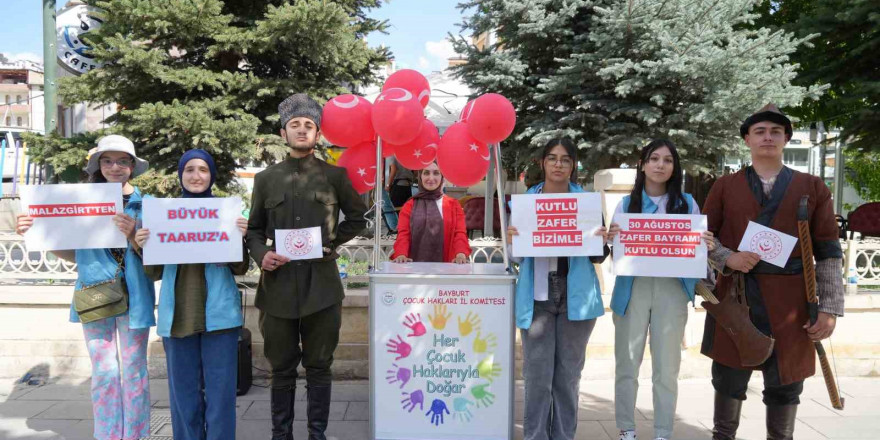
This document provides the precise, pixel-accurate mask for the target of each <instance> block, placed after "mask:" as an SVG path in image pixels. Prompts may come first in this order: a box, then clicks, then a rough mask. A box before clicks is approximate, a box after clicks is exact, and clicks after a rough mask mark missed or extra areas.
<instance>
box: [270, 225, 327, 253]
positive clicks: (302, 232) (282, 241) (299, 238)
mask: <svg viewBox="0 0 880 440" xmlns="http://www.w3.org/2000/svg"><path fill="white" fill-rule="evenodd" d="M275 252H276V253H277V254H278V255H281V256H282V257H287V258H290V259H291V260H310V259H313V258H321V257H323V256H324V252H323V244H322V243H321V227H320V226H314V227H311V228H303V229H276V230H275Z"/></svg>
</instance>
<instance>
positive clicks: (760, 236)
mask: <svg viewBox="0 0 880 440" xmlns="http://www.w3.org/2000/svg"><path fill="white" fill-rule="evenodd" d="M795 244H797V237H792V236H791V235H788V234H783V233H782V232H779V231H777V230H775V229H770V228H768V227H766V226H763V225H761V224H759V223H755V222H749V226H748V227H747V228H746V233H745V234H743V238H742V241H741V242H740V243H739V247H738V248H736V249H737V250H739V251H748V252H754V253H756V254H758V255H760V256H761V259H762V260H764V261H766V262H768V263H770V264H772V265H774V266H779V267H785V263H786V262H788V257H789V256H791V251H792V250H794V245H795Z"/></svg>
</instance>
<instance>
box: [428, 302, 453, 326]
mask: <svg viewBox="0 0 880 440" xmlns="http://www.w3.org/2000/svg"><path fill="white" fill-rule="evenodd" d="M451 316H452V312H447V311H446V304H434V314H433V315H431V314H430V313H429V314H428V321H431V325H432V326H433V327H434V330H443V329H445V328H446V321H448V320H449V317H451Z"/></svg>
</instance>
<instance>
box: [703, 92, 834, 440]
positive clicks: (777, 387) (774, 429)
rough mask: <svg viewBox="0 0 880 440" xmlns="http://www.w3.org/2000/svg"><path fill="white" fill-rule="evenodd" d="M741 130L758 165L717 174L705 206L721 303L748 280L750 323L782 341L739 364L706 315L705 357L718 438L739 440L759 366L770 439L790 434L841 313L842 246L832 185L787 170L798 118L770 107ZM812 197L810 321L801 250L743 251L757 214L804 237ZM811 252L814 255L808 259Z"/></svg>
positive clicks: (762, 220)
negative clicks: (753, 362)
mask: <svg viewBox="0 0 880 440" xmlns="http://www.w3.org/2000/svg"><path fill="white" fill-rule="evenodd" d="M740 135H741V136H742V138H743V140H744V141H745V143H746V145H747V146H748V147H749V149H750V150H751V157H752V164H751V165H750V166H748V167H746V168H744V169H742V170H740V171H739V172H737V173H734V174H731V175H727V176H724V177H721V178H720V179H718V181H716V182H715V184H714V185H713V186H712V190H711V191H710V192H709V196H708V198H707V199H706V204H705V206H704V208H703V213H704V214H705V215H706V216H708V219H709V230H710V231H712V232H713V233H714V234H715V237H716V240H717V241H718V243H717V246H716V248H715V250H714V251H712V252H710V253H709V258H710V259H711V260H712V262H713V264H714V266H715V267H716V268H719V270H722V273H721V276H720V277H719V279H718V284H717V287H716V296H717V297H718V299H719V300H723V298H724V297H725V296H727V295H730V294H731V289H732V288H733V284H734V280H733V275H734V273H736V272H739V273H740V274H741V275H742V276H743V277H744V281H745V299H746V301H747V303H748V306H749V318H750V320H751V323H752V324H754V326H755V327H756V328H757V329H758V330H759V331H761V332H762V333H763V334H764V335H767V336H771V337H773V338H774V339H775V346H774V348H773V350H772V352H771V353H770V356H769V358H768V359H767V360H766V361H765V362H764V363H763V364H761V365H759V366H757V367H745V366H743V365H742V364H741V362H740V357H739V354H738V352H737V348H736V346H735V345H734V343H733V339H732V338H731V337H730V335H729V334H727V332H725V331H724V329H723V328H722V327H721V326H720V325H719V324H718V322H716V320H715V319H714V318H713V317H712V316H711V315H710V314H707V315H706V324H705V329H704V334H703V345H702V350H701V351H702V352H703V354H705V355H707V356H709V357H710V358H712V359H713V362H712V385H713V386H714V388H715V415H714V425H715V426H714V429H713V436H712V438H713V439H714V440H734V438H735V437H736V430H737V427H738V426H739V418H740V408H741V407H742V401H743V400H745V398H746V389H747V387H748V383H749V378H750V377H751V375H752V371H753V370H761V372H762V373H763V376H764V393H763V394H764V399H763V400H764V404H765V405H766V406H767V413H766V423H767V438H768V439H771V440H781V439H791V438H792V436H793V434H794V424H795V417H796V413H797V405H798V404H799V403H800V398H799V396H800V394H801V392H803V388H804V379H806V378H807V377H810V376H812V375H813V374H814V373H815V370H816V365H815V358H816V350H815V348H814V345H813V341H819V340H822V339H825V338H827V337H829V336H831V333H832V332H833V331H834V327H835V324H836V321H837V317H838V316H843V280H842V274H841V267H842V261H841V259H842V257H843V255H842V252H841V249H840V242H839V241H838V227H837V221H836V220H835V218H834V209H833V205H832V201H831V192H830V191H829V190H828V188H827V187H826V186H825V183H824V182H822V180H821V179H820V178H818V177H815V176H812V175H810V174H805V173H801V172H798V171H794V170H792V169H790V168H787V167H785V166H784V165H783V163H782V150H783V148H785V145H786V144H787V143H788V141H789V140H791V137H792V126H791V121H790V120H789V119H788V117H786V116H785V115H784V114H783V113H782V112H781V111H779V109H778V108H776V106H775V105H773V104H768V105H767V106H765V107H763V108H762V109H760V110H758V112H757V113H755V114H753V115H752V116H750V117H749V118H748V119H746V120H745V122H744V123H743V124H742V126H741V127H740ZM804 196H808V197H809V199H808V205H807V210H806V211H807V217H806V218H807V219H808V221H809V229H810V235H811V238H812V242H813V254H814V256H815V259H816V282H817V289H816V290H817V295H818V297H819V306H818V319H817V320H816V323H815V324H812V325H811V324H810V314H809V312H808V308H807V301H806V298H807V296H806V289H807V287H806V283H805V281H804V274H803V260H802V259H801V248H800V246H799V244H800V243H799V244H798V245H796V246H795V247H794V250H793V251H792V253H791V256H790V257H789V258H788V262H787V263H786V265H785V267H784V268H780V267H777V266H773V265H771V264H769V263H767V262H764V261H761V260H760V257H759V255H758V254H756V253H752V252H737V251H735V249H737V247H739V243H740V242H741V241H742V238H743V235H744V233H745V230H746V227H747V226H748V224H749V222H750V221H753V222H756V223H759V224H761V225H763V226H766V227H769V228H771V229H774V230H776V231H780V232H782V233H785V234H788V235H791V236H794V237H797V236H798V217H799V212H798V206H799V204H800V202H801V199H802V198H803V197H804ZM809 258H811V257H809Z"/></svg>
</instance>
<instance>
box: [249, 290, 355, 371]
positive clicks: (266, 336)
mask: <svg viewBox="0 0 880 440" xmlns="http://www.w3.org/2000/svg"><path fill="white" fill-rule="evenodd" d="M341 325H342V304H341V303H340V304H335V305H332V306H330V307H327V308H326V309H323V310H320V311H318V312H315V313H312V314H311V315H308V316H303V317H300V318H299V319H285V318H279V317H277V316H272V315H270V314H268V313H266V312H264V311H262V310H261V311H260V333H262V334H263V353H264V354H265V356H266V359H268V360H269V364H270V365H271V366H272V387H276V388H279V387H287V386H291V385H294V384H295V383H296V378H297V376H298V375H297V372H296V368H297V366H299V364H300V362H302V365H303V368H305V370H306V381H307V382H308V383H309V385H317V386H322V385H330V382H331V377H332V376H331V373H330V366H331V365H333V352H334V351H336V346H337V345H338V344H339V328H340V327H341Z"/></svg>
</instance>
